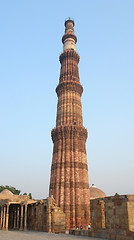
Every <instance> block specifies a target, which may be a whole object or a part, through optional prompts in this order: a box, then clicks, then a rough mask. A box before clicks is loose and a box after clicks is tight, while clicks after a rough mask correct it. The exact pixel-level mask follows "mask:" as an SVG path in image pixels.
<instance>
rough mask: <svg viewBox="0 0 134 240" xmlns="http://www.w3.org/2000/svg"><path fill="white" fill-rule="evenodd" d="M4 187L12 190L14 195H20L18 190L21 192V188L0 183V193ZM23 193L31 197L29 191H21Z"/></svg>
mask: <svg viewBox="0 0 134 240" xmlns="http://www.w3.org/2000/svg"><path fill="white" fill-rule="evenodd" d="M4 189H8V190H9V191H10V192H12V193H13V194H15V195H20V192H21V190H19V189H17V188H15V187H13V186H9V185H5V186H3V185H1V186H0V193H1V192H2V191H3V190H4ZM23 195H28V196H29V198H30V199H32V194H31V193H29V194H27V193H23Z"/></svg>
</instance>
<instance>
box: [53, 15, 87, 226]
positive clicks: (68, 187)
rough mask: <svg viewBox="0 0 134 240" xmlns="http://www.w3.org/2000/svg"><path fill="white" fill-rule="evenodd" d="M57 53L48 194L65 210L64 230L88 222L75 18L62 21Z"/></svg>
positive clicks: (85, 136)
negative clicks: (63, 29) (58, 73)
mask: <svg viewBox="0 0 134 240" xmlns="http://www.w3.org/2000/svg"><path fill="white" fill-rule="evenodd" d="M62 42H63V53H62V54H61V55H60V57H59V59H60V63H61V71H60V78H59V84H58V86H57V88H56V93H57V96H58V104H57V119H56V127H55V128H54V129H53V130H52V132H51V136H52V140H53V143H54V147H53V159H52V166H51V178H50V187H49V195H50V196H51V195H53V197H54V198H55V200H56V203H57V205H58V206H59V207H61V209H62V210H63V211H64V212H65V213H66V229H69V228H72V227H77V226H78V227H79V226H80V225H82V226H85V225H88V224H89V217H90V193H89V180H88V166H87V157H86V147H85V143H86V139H87V130H86V129H85V128H84V127H83V119H82V106H81V95H82V92H83V87H82V85H81V84H80V79H79V71H78V63H79V59H80V57H79V55H78V54H77V53H76V47H75V44H76V42H77V38H76V36H75V34H74V21H73V20H70V19H69V20H67V21H66V22H65V34H64V35H63V37H62Z"/></svg>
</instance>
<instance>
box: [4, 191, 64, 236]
mask: <svg viewBox="0 0 134 240" xmlns="http://www.w3.org/2000/svg"><path fill="white" fill-rule="evenodd" d="M0 229H1V230H35V231H45V232H54V233H65V213H64V212H63V211H62V210H61V209H60V208H59V207H57V206H56V204H55V200H54V199H53V198H47V199H44V200H31V199H29V196H21V195H14V194H13V193H11V192H10V191H9V190H3V191H2V192H1V193H0Z"/></svg>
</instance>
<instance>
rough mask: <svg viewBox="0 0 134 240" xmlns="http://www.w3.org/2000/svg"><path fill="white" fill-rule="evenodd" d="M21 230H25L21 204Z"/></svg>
mask: <svg viewBox="0 0 134 240" xmlns="http://www.w3.org/2000/svg"><path fill="white" fill-rule="evenodd" d="M20 230H21V231H22V230H23V205H21V216H20Z"/></svg>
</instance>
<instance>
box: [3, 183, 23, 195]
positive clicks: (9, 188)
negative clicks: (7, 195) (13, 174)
mask: <svg viewBox="0 0 134 240" xmlns="http://www.w3.org/2000/svg"><path fill="white" fill-rule="evenodd" d="M4 189H7V190H9V191H10V192H12V193H13V194H16V195H19V194H20V192H21V190H19V189H16V188H15V187H13V186H8V185H5V186H3V185H1V186H0V192H2V191H3V190H4Z"/></svg>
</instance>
